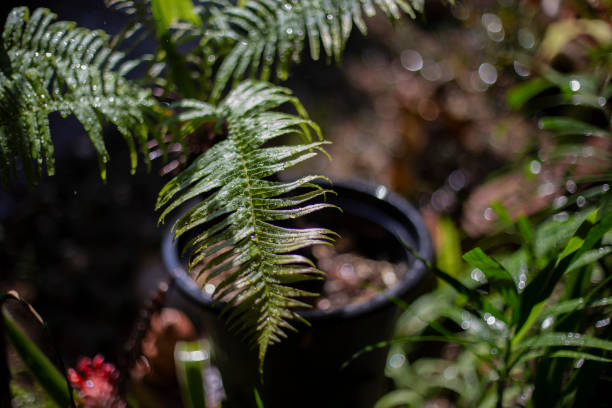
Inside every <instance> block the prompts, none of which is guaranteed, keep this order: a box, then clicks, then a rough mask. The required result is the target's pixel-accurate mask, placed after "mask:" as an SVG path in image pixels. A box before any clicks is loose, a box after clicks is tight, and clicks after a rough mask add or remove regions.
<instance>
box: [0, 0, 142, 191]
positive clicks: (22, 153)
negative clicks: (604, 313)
mask: <svg viewBox="0 0 612 408" xmlns="http://www.w3.org/2000/svg"><path fill="white" fill-rule="evenodd" d="M55 19H56V15H55V14H53V13H51V12H50V11H49V10H47V9H44V8H39V9H36V10H35V11H34V12H33V13H32V15H31V16H30V14H29V10H28V9H27V8H25V7H20V8H16V9H13V10H12V11H11V13H10V14H9V16H8V18H7V20H6V24H5V26H4V32H3V36H2V41H3V42H2V49H1V50H0V170H1V177H2V181H3V182H7V180H9V179H10V178H11V177H15V176H16V174H17V170H16V169H17V167H16V166H17V162H18V161H21V163H22V165H23V169H24V174H25V176H26V178H27V180H28V181H29V182H30V183H32V182H36V181H38V180H39V179H40V177H41V176H42V173H43V168H44V167H45V165H46V171H47V173H48V174H49V175H52V174H54V172H55V162H54V155H53V142H52V140H51V135H50V130H49V119H48V117H49V114H51V113H53V112H59V113H60V114H61V115H62V116H64V117H66V116H69V115H74V116H75V117H76V118H77V119H78V120H79V122H80V123H81V124H82V125H83V127H84V128H85V131H86V132H87V134H88V135H89V138H90V139H91V142H92V143H93V145H94V147H95V149H96V151H97V154H98V160H99V163H100V171H101V175H102V177H103V178H105V163H106V162H107V161H108V160H109V155H108V151H107V149H106V146H105V143H104V140H103V137H102V126H103V124H104V122H105V120H108V121H110V122H112V123H113V124H114V125H115V126H116V127H117V129H118V130H119V132H120V133H121V134H122V135H123V137H124V139H125V141H126V142H127V144H128V146H129V148H130V152H131V161H132V171H133V170H134V168H135V166H136V163H137V150H136V149H137V146H136V145H137V144H139V145H140V146H141V147H142V149H143V150H145V151H146V141H147V134H148V132H147V127H146V126H145V117H144V113H143V111H144V110H145V109H146V108H147V107H149V106H151V105H153V104H154V101H153V99H152V98H151V96H150V94H149V91H147V90H146V89H144V88H140V87H138V86H135V85H133V84H131V83H129V82H128V81H127V80H126V79H125V78H124V75H125V74H126V73H127V72H128V71H129V70H130V69H131V68H132V67H133V66H134V65H135V62H134V61H128V62H124V63H123V64H122V65H121V66H119V67H118V68H116V67H117V65H118V64H119V63H120V62H121V61H122V60H123V54H121V53H118V52H114V51H112V50H111V49H110V48H108V47H107V45H106V44H107V35H106V34H104V32H102V31H91V30H88V29H85V28H82V27H77V26H76V25H75V23H73V22H66V21H54V20H55ZM145 156H146V154H145Z"/></svg>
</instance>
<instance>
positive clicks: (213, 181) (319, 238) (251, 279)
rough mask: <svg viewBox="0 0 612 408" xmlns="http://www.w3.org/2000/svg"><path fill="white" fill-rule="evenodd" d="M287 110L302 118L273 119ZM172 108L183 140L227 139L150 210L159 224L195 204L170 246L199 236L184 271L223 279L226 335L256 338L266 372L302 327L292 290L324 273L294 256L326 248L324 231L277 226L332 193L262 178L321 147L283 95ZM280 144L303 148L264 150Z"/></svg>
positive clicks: (259, 89)
mask: <svg viewBox="0 0 612 408" xmlns="http://www.w3.org/2000/svg"><path fill="white" fill-rule="evenodd" d="M286 103H289V104H292V105H293V106H294V107H295V108H296V109H297V111H298V112H300V115H299V116H296V115H290V114H286V113H281V112H276V111H274V110H273V109H275V108H277V107H278V106H280V105H283V104H286ZM178 106H179V107H180V108H182V109H183V111H182V113H180V114H179V115H178V116H177V117H176V120H177V121H179V122H184V121H187V122H186V124H185V129H187V130H186V131H192V130H193V129H195V128H197V126H199V125H200V124H203V123H205V122H209V123H210V122H212V123H215V122H217V123H220V122H225V124H226V126H227V129H228V131H227V132H228V134H227V138H226V139H225V140H223V141H220V142H218V143H217V144H215V145H214V146H213V147H211V148H210V149H209V150H208V151H206V152H205V153H204V154H202V155H201V156H200V157H198V158H197V159H196V160H195V161H194V162H193V163H192V164H191V165H190V166H189V167H188V168H187V169H185V170H184V171H183V172H182V173H180V174H179V175H178V176H177V177H175V178H174V179H172V180H171V181H170V182H169V183H168V184H166V186H164V188H163V189H162V191H161V192H160V194H159V197H158V202H157V209H161V208H163V209H164V211H163V212H162V213H161V216H160V222H164V219H165V217H166V216H167V215H168V214H169V213H170V212H172V211H174V210H175V209H176V208H177V207H178V206H180V205H182V204H184V203H185V202H187V201H188V200H191V199H193V198H195V197H199V198H200V199H201V201H200V202H199V203H198V204H196V205H194V206H193V207H192V208H190V209H189V210H188V211H187V212H186V213H185V214H184V215H182V216H181V217H180V218H179V220H178V221H177V222H176V224H175V225H174V229H175V237H176V238H178V237H180V236H182V235H183V234H185V233H187V232H189V231H193V230H195V229H196V228H198V227H199V230H197V231H199V232H198V235H197V236H196V237H195V238H193V239H192V240H191V241H190V242H189V243H188V244H187V249H190V250H191V259H190V267H191V268H193V266H195V265H196V264H199V263H203V268H202V270H205V271H206V273H207V279H211V278H212V277H215V276H218V275H222V274H225V276H224V280H223V283H222V284H220V285H219V286H218V287H217V289H216V291H215V294H214V296H215V298H216V299H217V300H221V299H223V300H225V301H227V302H228V306H227V308H226V311H229V310H231V312H229V316H228V319H229V321H230V322H231V323H230V326H232V327H235V328H237V329H238V331H239V332H240V331H244V332H245V333H247V334H250V335H252V336H253V338H254V339H255V341H256V343H257V345H258V347H259V357H260V362H261V363H262V364H263V360H264V356H265V354H266V350H267V348H268V347H269V346H270V345H271V344H273V343H275V342H278V341H279V340H280V339H281V338H282V337H284V336H285V331H286V330H287V329H293V327H292V325H291V324H290V323H289V321H290V320H296V319H297V320H302V319H301V318H300V316H299V315H298V314H297V313H296V312H295V311H294V308H295V307H297V306H302V307H306V305H305V304H304V303H303V302H302V301H301V300H300V299H299V298H301V297H304V296H310V295H311V293H308V292H304V291H302V290H298V289H295V288H293V287H291V286H290V285H289V284H291V283H294V282H298V281H301V280H305V279H312V278H313V276H314V277H316V276H317V275H320V274H321V273H322V272H320V271H318V270H317V269H316V268H315V267H314V266H313V265H312V263H311V262H310V261H309V260H308V259H307V258H305V257H303V256H300V255H294V254H293V252H295V251H297V250H299V249H301V248H304V247H307V246H310V245H313V244H316V243H330V242H331V241H332V240H333V233H332V232H331V231H329V230H326V229H322V228H307V229H292V228H288V227H284V226H280V225H279V224H278V222H279V221H281V222H282V221H285V220H290V219H293V218H296V217H299V216H302V215H304V214H308V213H310V212H313V211H316V210H319V209H321V208H325V207H330V204H326V203H316V202H315V203H313V201H312V200H313V199H316V198H317V197H319V196H322V195H324V194H326V193H328V192H329V190H326V189H323V188H321V187H319V186H318V185H316V184H315V183H313V181H314V180H315V179H317V178H319V177H318V176H307V177H303V178H301V179H299V180H297V181H293V182H279V181H270V180H269V178H270V176H272V175H274V174H276V173H278V172H279V171H282V170H284V169H286V168H288V167H290V166H293V165H294V164H296V163H299V162H301V161H304V160H306V159H308V158H310V157H312V156H313V155H315V154H316V151H317V150H321V149H322V145H323V144H325V142H324V141H322V140H321V139H320V132H319V129H318V127H317V126H316V125H315V124H314V123H313V122H311V121H310V120H308V119H307V118H306V116H305V112H304V109H303V108H302V106H301V105H300V103H299V102H298V101H297V99H295V98H294V97H292V96H291V95H290V94H289V91H288V90H287V89H285V88H279V87H275V86H272V85H270V84H267V83H263V82H253V81H246V82H242V83H240V84H239V85H238V86H237V87H236V88H235V89H234V90H233V91H231V92H230V93H229V95H228V96H227V97H226V98H225V99H224V100H223V101H221V103H220V104H219V105H218V106H212V105H209V104H207V103H205V102H201V101H196V100H185V101H183V102H181V103H180V104H179V105H178ZM287 134H298V135H300V136H301V137H302V138H303V143H301V144H297V145H289V146H287V145H280V146H279V145H271V144H270V143H268V142H270V141H272V140H274V139H277V138H279V137H280V136H283V135H287ZM313 135H316V136H318V138H317V139H313ZM292 194H293V195H292Z"/></svg>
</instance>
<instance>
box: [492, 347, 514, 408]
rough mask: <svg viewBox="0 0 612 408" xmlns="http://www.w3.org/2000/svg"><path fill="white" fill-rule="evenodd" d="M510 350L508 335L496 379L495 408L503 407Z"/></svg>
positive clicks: (508, 371) (508, 372)
mask: <svg viewBox="0 0 612 408" xmlns="http://www.w3.org/2000/svg"><path fill="white" fill-rule="evenodd" d="M511 351H512V341H511V339H510V337H508V338H507V339H506V349H505V351H504V358H503V360H502V367H501V370H500V373H499V380H498V381H497V404H496V405H495V406H496V408H503V406H504V391H505V389H506V377H507V376H508V375H509V374H510V369H509V367H510V366H509V364H508V361H509V360H510V354H511Z"/></svg>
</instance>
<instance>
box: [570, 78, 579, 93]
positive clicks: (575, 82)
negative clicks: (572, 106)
mask: <svg viewBox="0 0 612 408" xmlns="http://www.w3.org/2000/svg"><path fill="white" fill-rule="evenodd" d="M569 87H570V89H571V90H572V91H574V92H576V91H579V90H580V88H581V84H580V81H578V80H577V79H572V80H571V81H569Z"/></svg>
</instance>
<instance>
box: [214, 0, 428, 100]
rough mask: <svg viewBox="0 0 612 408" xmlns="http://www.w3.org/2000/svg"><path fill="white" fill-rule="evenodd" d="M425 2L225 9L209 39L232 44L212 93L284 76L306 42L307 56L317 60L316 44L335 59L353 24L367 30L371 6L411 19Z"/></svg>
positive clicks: (266, 2) (261, 3)
mask: <svg viewBox="0 0 612 408" xmlns="http://www.w3.org/2000/svg"><path fill="white" fill-rule="evenodd" d="M423 1H424V0H247V1H246V2H245V3H244V5H243V6H236V7H227V8H225V9H223V10H222V11H221V13H220V14H219V15H218V16H217V18H216V20H214V21H213V23H214V25H215V28H216V31H215V32H211V34H212V37H213V38H217V39H222V40H224V41H226V42H228V41H229V42H230V43H231V44H232V48H231V51H230V52H229V54H227V56H226V57H225V58H224V60H223V63H222V64H221V66H220V67H219V70H218V72H217V74H216V77H215V84H214V87H213V91H212V95H213V97H214V98H217V97H219V96H220V95H221V93H222V92H223V90H224V89H225V87H226V86H227V83H228V81H229V80H231V79H232V78H233V79H240V78H242V76H243V75H244V74H245V73H246V72H247V71H248V70H249V69H250V71H251V76H257V75H258V76H259V78H260V79H262V80H264V81H267V80H268V79H269V78H270V76H271V72H272V68H273V66H274V64H275V63H276V72H275V76H276V78H278V79H286V78H287V76H288V69H289V66H290V65H291V64H292V63H297V62H299V59H300V55H301V53H302V50H303V48H304V44H305V42H306V40H308V44H309V47H310V55H311V57H312V58H313V59H314V60H317V59H319V57H320V54H321V46H323V53H324V54H325V55H327V57H328V58H331V57H334V58H335V59H336V60H339V59H340V57H341V54H342V51H343V49H344V46H345V44H346V41H347V40H348V37H349V35H350V33H351V31H352V29H353V25H355V26H356V27H357V28H358V29H359V31H361V32H362V33H364V34H365V33H366V31H367V28H366V24H365V22H364V18H363V16H364V14H365V16H366V17H371V16H373V15H375V14H376V7H375V5H376V6H377V7H378V8H379V9H380V10H381V11H382V12H383V13H384V14H385V15H387V16H388V17H389V18H391V19H399V18H400V17H401V15H402V13H405V14H408V15H409V16H411V17H413V18H414V17H415V12H417V11H420V10H422V8H423Z"/></svg>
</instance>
